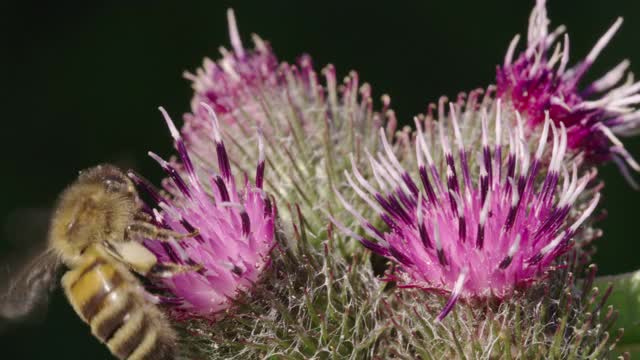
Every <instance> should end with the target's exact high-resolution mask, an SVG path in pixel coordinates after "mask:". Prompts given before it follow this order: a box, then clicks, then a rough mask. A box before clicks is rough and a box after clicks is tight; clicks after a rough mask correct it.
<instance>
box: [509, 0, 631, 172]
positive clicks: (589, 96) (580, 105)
mask: <svg viewBox="0 0 640 360" xmlns="http://www.w3.org/2000/svg"><path fill="white" fill-rule="evenodd" d="M548 25H549V19H548V18H547V10H546V7H545V1H544V0H538V1H537V4H536V7H535V8H534V10H533V12H532V13H531V17H530V20H529V31H528V36H527V47H526V49H525V50H524V51H523V52H522V53H520V54H519V55H515V49H516V46H517V44H518V40H519V36H516V37H515V38H514V39H513V41H512V42H511V45H510V46H509V49H508V51H507V54H506V56H505V59H504V64H503V65H502V66H501V67H498V71H497V95H498V97H499V98H502V99H503V100H504V104H505V105H510V106H511V107H512V108H513V109H515V110H517V111H519V112H520V113H521V115H522V117H523V118H524V119H525V121H526V123H527V125H528V130H529V131H531V132H532V133H537V132H538V131H539V127H540V126H542V124H543V123H544V119H545V112H549V116H550V117H551V119H552V120H553V121H554V123H556V125H558V124H560V123H562V124H563V125H564V127H565V128H566V129H567V137H568V142H567V145H568V147H569V149H570V150H572V151H576V152H581V153H584V155H586V158H587V159H588V160H590V161H595V162H602V161H609V160H612V161H614V162H615V163H616V164H617V165H618V167H619V168H620V169H621V171H622V173H623V174H624V175H625V177H626V178H627V179H628V180H629V181H630V182H631V183H632V184H633V181H632V180H631V178H630V176H629V174H628V167H629V166H630V167H631V168H633V169H634V170H636V171H640V166H639V165H638V164H637V163H636V162H635V161H634V160H633V158H632V157H631V155H629V153H628V152H627V150H625V148H624V146H623V144H622V142H621V141H620V140H619V139H618V136H631V135H635V134H637V133H638V130H639V129H640V111H638V110H637V107H636V106H637V105H638V104H640V83H639V82H634V80H633V75H632V74H628V75H627V76H626V79H625V80H623V79H624V78H625V72H626V70H627V68H628V67H629V61H628V60H624V61H622V62H621V63H620V64H619V65H618V66H616V67H615V68H613V69H612V70H611V71H609V72H608V73H606V74H605V75H604V76H603V77H601V78H600V79H598V80H596V81H594V82H593V83H591V84H589V85H586V86H581V84H580V82H581V80H583V78H584V76H585V74H586V73H587V71H588V70H589V68H590V67H591V66H592V65H593V63H594V62H595V60H596V59H597V57H598V55H600V52H601V51H602V50H603V49H604V47H605V46H606V45H607V44H608V43H609V41H610V40H611V38H612V37H613V35H614V34H615V33H616V31H617V30H618V29H619V28H620V26H621V25H622V19H621V18H619V19H618V20H617V21H615V23H614V24H613V25H612V26H611V28H609V30H608V31H607V32H606V33H605V34H604V35H603V36H602V37H601V38H600V40H598V42H597V43H596V44H595V46H594V47H593V49H592V50H591V51H590V52H589V54H587V56H586V57H585V58H584V59H582V60H581V61H579V62H578V63H577V64H576V65H574V66H573V67H568V64H569V36H568V35H567V34H564V37H561V36H562V35H563V33H564V31H565V28H564V27H563V26H560V27H558V28H557V29H556V30H555V31H553V32H549V31H548ZM559 39H561V40H559Z"/></svg>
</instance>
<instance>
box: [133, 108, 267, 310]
mask: <svg viewBox="0 0 640 360" xmlns="http://www.w3.org/2000/svg"><path fill="white" fill-rule="evenodd" d="M202 106H203V108H205V109H206V110H207V111H208V114H209V119H210V121H211V124H212V126H211V130H212V132H213V134H212V137H213V138H214V143H213V144H211V145H212V146H215V152H216V154H217V163H218V165H217V169H218V171H217V172H215V171H214V169H209V173H208V176H207V177H203V176H202V175H198V174H196V172H195V170H194V166H193V163H192V160H191V158H190V150H189V149H187V148H186V147H185V144H184V142H183V141H182V138H181V136H180V133H179V132H178V130H177V129H176V127H175V125H174V124H173V122H172V121H171V118H170V117H169V115H168V114H167V113H166V112H165V110H164V109H162V108H160V111H161V112H162V115H163V116H164V118H165V120H166V122H167V125H168V126H169V129H170V131H171V135H172V137H173V139H174V141H175V145H176V147H177V149H178V153H179V155H180V160H181V164H182V166H183V167H184V173H186V177H187V178H186V180H185V179H184V178H183V177H182V176H181V174H180V173H179V171H178V170H177V169H176V168H175V167H174V166H173V165H171V164H170V163H168V162H167V161H165V160H163V159H162V158H160V157H159V156H157V155H156V154H154V153H151V152H150V153H149V155H150V156H151V157H152V158H153V159H155V160H156V161H157V162H158V163H159V164H160V166H162V168H163V169H164V171H165V172H166V173H167V175H168V176H169V179H171V180H170V182H165V190H167V191H168V192H169V193H170V194H171V197H167V196H163V195H162V194H161V193H160V192H158V191H156V190H155V189H154V188H153V187H152V186H151V185H150V184H149V183H148V182H146V181H145V180H144V179H143V178H141V177H139V176H137V175H135V174H133V173H132V174H130V176H131V177H132V178H133V180H134V181H135V182H136V183H137V184H138V185H139V186H140V187H142V188H143V189H144V190H145V191H146V192H147V193H148V194H150V195H151V197H152V198H153V201H154V202H155V204H154V205H155V207H156V209H154V211H153V214H154V215H155V220H156V221H157V222H158V223H159V224H161V225H162V226H164V227H167V228H169V229H173V230H175V231H180V232H188V233H193V232H194V231H196V230H197V235H195V237H194V238H193V239H192V240H191V241H179V242H177V243H176V242H161V241H153V240H149V241H147V242H146V245H147V246H148V247H149V248H150V249H151V250H152V251H153V252H154V253H155V254H156V256H157V257H158V260H159V261H160V262H161V263H172V264H180V265H189V266H193V265H196V264H197V265H199V266H202V270H201V271H192V272H187V273H184V274H180V275H176V276H173V277H171V278H169V279H167V280H166V281H165V283H164V287H165V288H166V289H167V290H169V291H170V292H171V293H172V294H173V295H174V296H175V297H174V298H172V299H170V301H173V302H175V303H177V304H178V305H179V306H178V309H179V310H180V311H181V312H185V313H187V314H198V315H211V314H215V313H217V312H220V311H223V310H225V309H227V308H228V307H229V306H230V304H231V302H232V300H233V299H235V298H237V296H238V295H239V294H240V293H242V292H246V291H248V290H250V289H251V287H252V285H253V284H254V283H255V282H256V281H258V279H259V278H260V276H261V274H262V272H263V271H264V269H265V268H266V267H267V266H268V264H269V263H270V258H269V253H270V252H271V249H272V248H273V246H274V245H275V225H274V224H275V217H276V208H275V205H274V204H272V201H271V200H270V199H269V198H268V197H267V195H266V194H265V192H264V191H263V190H262V180H263V178H264V170H265V167H264V157H263V154H262V152H260V154H258V159H259V161H258V164H257V167H256V170H255V179H256V180H255V183H254V184H251V183H250V182H249V180H247V179H246V178H245V181H244V185H243V186H242V188H241V189H238V187H237V184H236V179H235V177H234V176H233V174H232V171H231V166H230V164H229V159H228V156H227V152H226V148H225V145H224V143H223V141H222V137H221V135H220V130H219V125H218V120H217V118H216V115H215V112H214V111H213V109H211V108H210V107H209V106H208V105H206V104H203V105H202ZM259 148H262V147H261V146H260V147H259ZM203 181H206V182H207V185H206V186H205V185H204V183H203ZM157 209H160V210H161V211H158V210H157Z"/></svg>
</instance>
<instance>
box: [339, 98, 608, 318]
mask: <svg viewBox="0 0 640 360" xmlns="http://www.w3.org/2000/svg"><path fill="white" fill-rule="evenodd" d="M500 107H501V105H500V101H498V102H497V104H496V108H495V114H496V115H495V119H496V121H495V137H493V139H498V140H493V141H492V142H493V144H491V143H490V140H489V139H490V138H492V134H490V131H489V124H488V123H489V120H488V119H489V116H488V115H487V112H486V109H484V108H483V109H482V124H481V125H482V136H481V140H480V141H481V146H480V147H478V150H477V153H472V152H471V151H470V149H473V147H471V148H469V147H465V143H467V144H468V142H471V139H470V138H468V137H465V138H463V136H462V131H461V128H460V127H459V125H458V123H459V122H458V118H457V116H456V111H457V110H456V107H455V105H454V104H451V106H450V112H449V115H450V119H451V123H452V128H453V134H454V136H453V140H454V141H453V143H454V144H455V145H456V148H457V153H454V150H453V149H452V147H451V145H450V139H449V135H448V134H449V132H448V130H447V129H446V128H445V126H446V125H445V124H444V123H443V121H442V119H443V117H442V116H441V117H440V119H441V120H440V121H439V122H438V125H439V142H440V145H441V150H440V151H441V152H442V154H438V153H435V155H436V157H434V156H432V154H434V153H433V152H432V151H431V150H430V145H429V144H428V143H427V142H428V140H427V136H430V134H427V135H426V134H425V133H424V131H423V126H422V124H421V122H420V121H418V120H417V119H416V126H417V134H416V139H415V146H416V156H417V166H418V168H417V169H415V170H414V172H413V173H409V171H408V170H406V169H405V168H403V166H402V165H401V164H400V162H399V161H398V159H397V158H396V155H395V154H394V152H393V150H392V148H391V146H390V145H389V143H388V141H387V139H386V136H385V135H384V133H382V132H381V139H382V142H383V144H384V147H385V151H384V153H379V154H377V156H376V157H373V156H371V155H370V156H369V161H370V163H371V167H372V170H373V174H374V178H375V183H376V184H377V186H376V185H374V184H373V183H372V182H370V181H368V180H366V179H365V178H364V177H363V176H362V175H361V173H360V172H359V170H358V169H357V168H356V167H355V166H353V169H352V173H351V174H350V173H348V172H345V176H346V179H347V182H348V183H349V185H350V186H351V187H352V188H353V189H354V190H355V192H356V193H357V194H358V196H360V197H361V198H362V199H363V200H364V201H366V202H367V203H368V204H369V206H370V207H371V208H373V209H374V211H375V212H376V213H378V215H379V216H380V217H381V219H382V220H383V221H384V223H386V226H387V229H386V230H385V229H380V228H376V227H374V226H373V225H372V224H371V222H370V221H369V220H367V219H364V218H363V216H362V215H360V214H359V213H358V212H357V211H356V210H355V209H354V208H353V206H352V205H351V204H350V203H349V202H347V201H346V200H345V199H344V198H343V197H342V196H341V195H340V193H338V192H337V191H336V193H337V196H338V198H339V199H340V201H341V202H342V203H343V205H344V206H345V208H346V209H347V210H349V211H350V212H351V213H352V214H353V215H354V216H355V217H356V218H358V219H359V221H360V224H361V226H362V228H363V230H364V232H365V233H366V234H367V235H368V237H364V236H361V235H359V234H356V233H355V232H353V231H351V230H349V229H347V228H346V227H344V226H342V224H341V223H340V222H339V221H338V220H336V219H332V220H333V221H334V223H335V224H336V225H337V226H338V227H340V228H341V229H342V230H343V231H344V232H347V233H349V234H350V235H351V236H353V237H355V238H357V239H358V240H359V241H360V242H361V243H362V244H363V245H364V246H365V247H367V248H368V249H370V250H371V251H373V252H375V253H377V254H379V255H382V256H384V257H387V258H389V259H391V260H393V261H395V262H396V263H397V264H398V265H399V267H400V272H399V275H398V277H397V279H396V280H398V281H399V284H400V286H403V287H420V288H424V289H428V290H430V291H434V292H437V293H448V294H450V296H449V300H448V302H447V304H446V305H445V307H444V309H443V310H442V312H441V313H440V315H439V316H438V319H439V320H442V319H443V318H444V317H445V316H446V315H447V314H448V313H449V312H450V311H451V310H452V308H453V306H454V304H455V303H456V301H457V300H458V299H460V298H463V299H472V298H480V299H482V298H496V299H503V298H505V297H507V296H509V295H510V294H512V293H513V291H514V290H515V289H516V288H518V287H521V286H527V285H530V284H531V283H532V282H534V281H536V280H539V279H540V278H542V277H544V276H545V274H544V273H545V270H548V269H550V268H551V267H552V266H553V265H554V261H555V260H556V259H557V258H558V257H559V256H560V255H562V254H564V253H566V252H567V251H569V250H570V249H571V248H573V245H574V244H573V241H572V237H573V236H574V235H575V234H576V233H577V232H578V230H579V227H580V225H581V224H582V223H583V222H584V221H585V220H586V219H587V217H588V216H589V215H590V214H591V213H592V212H593V211H594V209H595V207H596V205H597V203H598V200H599V194H596V195H595V196H594V197H593V198H592V199H590V202H589V203H588V206H586V208H584V209H581V210H582V212H581V213H579V214H578V215H576V213H575V212H572V209H573V208H574V206H575V205H574V203H575V202H576V199H578V197H579V196H581V195H582V194H583V191H584V190H585V188H586V187H587V185H588V183H589V182H590V180H591V179H592V178H593V176H594V175H595V171H593V172H590V173H587V174H585V175H583V176H579V175H578V170H577V166H576V165H575V163H574V164H573V169H572V173H571V174H569V171H568V170H567V169H566V168H565V162H566V161H567V159H565V152H566V148H567V132H566V130H565V128H564V125H562V123H560V125H559V126H556V125H555V124H554V122H553V121H551V120H550V118H549V117H548V116H547V117H546V120H545V122H544V125H543V129H542V136H541V138H540V141H539V143H538V144H537V148H536V149H535V153H534V155H533V157H532V156H531V155H530V152H529V148H528V146H527V145H526V143H524V142H523V141H522V139H524V126H523V121H522V120H521V119H520V116H519V115H518V114H517V113H516V115H517V118H518V119H519V121H518V125H517V126H515V128H513V129H512V127H510V126H504V125H503V120H502V119H501V109H500ZM441 112H443V111H441ZM503 131H504V133H503ZM549 132H550V133H551V134H550V137H551V141H550V142H551V143H552V145H550V146H551V149H547V150H545V147H548V146H546V144H547V137H548V135H549ZM503 138H506V139H508V142H507V144H506V145H508V146H506V147H503V145H502V142H501V140H500V139H503ZM502 154H505V155H506V156H504V157H503V156H502ZM456 157H457V160H456V159H455V158H456ZM438 158H441V159H443V163H442V164H439V163H438V162H436V161H434V159H438ZM475 159H477V161H473V160H475ZM440 165H441V166H443V167H445V168H446V170H445V171H444V173H442V172H441V169H442V168H441V167H440ZM471 174H478V175H477V176H474V175H471ZM416 179H418V180H417V181H416ZM419 184H421V186H420V185H419Z"/></svg>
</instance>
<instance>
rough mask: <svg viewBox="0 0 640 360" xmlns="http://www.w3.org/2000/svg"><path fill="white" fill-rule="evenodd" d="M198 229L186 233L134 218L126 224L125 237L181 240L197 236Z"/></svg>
mask: <svg viewBox="0 0 640 360" xmlns="http://www.w3.org/2000/svg"><path fill="white" fill-rule="evenodd" d="M198 234H199V232H198V230H194V231H192V232H190V233H188V234H184V233H179V232H177V231H173V230H167V229H163V228H161V227H158V226H156V225H154V224H151V223H149V222H146V221H140V220H134V221H133V222H132V223H131V224H130V225H129V226H127V229H126V233H125V237H126V238H129V239H153V240H157V241H170V240H182V239H185V238H190V237H194V236H197V235H198Z"/></svg>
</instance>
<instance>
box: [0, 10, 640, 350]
mask: <svg viewBox="0 0 640 360" xmlns="http://www.w3.org/2000/svg"><path fill="white" fill-rule="evenodd" d="M129 3H133V1H132V2H125V1H112V2H109V3H106V2H105V3H102V4H101V3H100V2H93V4H92V5H87V4H85V3H84V2H77V3H73V2H66V3H60V2H47V3H45V2H42V3H41V4H38V3H34V2H20V4H19V5H18V4H15V3H14V4H11V3H7V2H3V3H2V5H0V19H1V20H0V26H1V28H0V34H1V35H0V38H1V39H2V42H1V43H0V46H1V50H0V54H1V55H0V62H1V64H0V74H1V78H0V92H1V93H0V99H1V104H2V108H1V109H0V114H1V115H0V116H2V127H1V128H0V134H1V137H2V138H1V141H0V146H2V152H1V154H2V155H3V157H2V161H1V163H0V169H1V170H0V171H1V173H0V175H1V179H2V201H0V225H1V226H2V234H3V235H2V242H1V244H0V252H1V253H2V255H3V256H0V258H5V257H6V255H7V254H10V253H11V252H12V251H15V250H16V249H20V248H25V247H27V245H26V244H24V243H25V242H28V241H30V240H32V239H31V238H33V237H35V238H36V239H39V236H38V234H41V232H38V226H37V225H33V224H37V223H38V222H41V221H38V220H33V224H32V223H30V222H27V223H25V222H24V221H20V219H22V218H24V216H23V215H20V214H21V213H24V212H17V213H16V209H19V208H40V207H47V206H49V205H50V204H51V202H52V201H53V200H54V199H55V196H56V194H57V193H58V192H59V191H60V190H61V189H62V188H63V186H65V185H66V184H67V183H68V182H69V181H71V180H72V179H73V178H74V177H75V174H76V172H77V171H78V170H79V169H82V168H85V167H87V166H90V165H93V164H96V163H99V162H104V161H112V162H117V163H119V164H121V165H123V166H129V167H134V168H136V169H138V170H139V171H141V172H142V173H144V174H147V175H148V177H150V178H152V179H154V180H155V181H158V180H159V179H160V177H161V173H160V171H159V169H158V167H157V166H156V165H155V163H154V162H153V161H151V160H150V159H149V158H147V156H146V152H147V151H148V150H154V151H156V152H158V153H159V154H161V155H168V154H170V153H171V146H170V144H171V141H170V138H169V133H168V131H167V130H166V128H165V125H164V122H163V121H162V118H161V117H160V114H159V113H158V111H157V110H156V107H157V106H158V105H163V106H165V107H166V108H167V109H168V111H169V112H170V113H171V114H173V115H174V118H175V119H176V120H178V121H179V119H180V114H182V113H183V112H185V111H187V110H188V105H189V100H190V96H191V90H190V85H189V83H188V82H187V81H186V80H184V79H183V78H182V77H181V73H182V71H183V70H186V69H191V70H192V69H195V68H196V67H198V66H199V65H200V64H201V60H202V58H203V57H204V56H205V55H208V56H211V57H216V56H217V49H218V47H219V46H220V45H225V46H226V45H228V41H227V30H226V19H225V9H226V8H227V7H228V6H233V7H234V8H235V9H236V13H237V17H238V21H239V25H240V30H241V32H242V35H243V39H244V40H245V42H246V43H248V42H249V34H250V33H251V32H256V33H259V34H260V35H261V36H262V37H263V38H265V39H267V40H269V41H271V43H272V45H273V47H274V49H275V51H276V53H277V54H278V55H279V57H280V59H282V60H286V61H293V60H294V59H295V58H296V57H297V56H298V55H299V54H301V53H303V52H308V53H310V54H311V55H312V56H313V58H314V59H315V63H316V67H318V68H319V67H321V66H323V65H324V64H326V63H329V62H331V63H333V64H335V65H336V67H337V69H338V71H339V74H341V75H344V74H346V73H347V71H349V70H351V69H355V70H358V71H359V73H360V75H361V78H362V79H364V80H366V81H368V82H370V83H371V84H372V85H373V89H374V91H375V95H376V98H378V97H379V95H381V94H383V93H389V94H390V95H391V96H392V99H393V107H394V108H395V110H396V111H397V114H398V116H399V119H401V120H402V121H404V122H408V121H409V120H410V119H411V116H412V115H413V114H416V113H418V112H421V111H423V109H424V108H425V106H426V104H427V102H430V101H434V100H437V97H438V96H439V95H441V94H446V95H449V96H455V95H456V94H457V93H458V92H459V91H463V90H469V89H472V88H476V87H479V86H480V87H484V86H486V85H487V84H488V83H491V82H493V79H494V74H495V65H496V64H498V63H500V62H501V61H502V59H503V56H504V52H505V50H506V47H507V44H508V43H509V41H510V40H511V38H512V37H513V35H514V34H515V33H517V32H520V33H523V34H526V25H527V18H528V15H529V12H530V10H531V7H532V5H533V1H511V0H504V1H493V2H487V1H475V0H474V1H456V2H445V1H422V2H419V1H412V2H402V1H394V2H388V1H387V2H383V3H381V5H376V4H374V3H373V2H365V1H362V2H354V1H340V2H328V1H315V2H304V3H303V2H301V1H278V2H271V1H255V2H248V1H242V2H240V1H237V2H231V1H206V2H205V1H200V2H195V1H193V2H180V3H181V4H178V3H179V2H177V1H135V3H136V5H131V4H129ZM382 4H384V5H382ZM619 15H622V16H624V17H625V24H624V26H623V28H622V32H621V33H619V34H618V35H617V36H616V37H615V39H614V41H613V42H612V44H610V46H609V47H608V48H607V50H606V51H605V53H604V56H603V57H602V58H601V59H600V61H598V63H597V64H596V65H595V66H594V69H593V70H594V71H593V72H592V73H591V74H592V77H596V76H598V75H600V74H602V73H603V72H604V71H606V70H607V69H609V68H610V67H612V66H613V65H615V64H616V63H617V62H618V61H620V60H622V59H623V58H625V57H628V58H630V59H631V60H632V61H633V60H635V62H633V63H632V64H633V65H632V69H633V70H638V69H639V68H640V47H639V46H638V40H637V39H638V34H640V3H638V2H637V1H628V0H608V1H601V0H598V1H596V0H593V1H580V2H578V1H560V0H556V1H552V3H551V4H550V16H551V19H552V21H553V24H556V25H557V24H561V23H564V24H566V25H568V26H569V31H570V34H571V51H572V59H574V60H576V59H577V58H578V57H579V56H583V55H585V54H586V53H587V52H588V50H589V49H590V47H591V46H592V45H593V44H594V43H595V41H596V40H597V38H598V37H599V36H600V34H601V33H603V32H604V31H605V30H606V29H607V28H608V26H609V25H610V24H611V23H613V21H614V20H615V18H616V17H617V16H619ZM627 144H628V147H629V150H630V151H631V152H632V153H633V154H635V155H637V156H638V157H640V142H639V141H637V140H633V141H629V142H627ZM602 177H603V178H604V179H605V180H606V188H605V189H604V194H605V198H604V201H603V205H604V206H606V208H607V209H608V218H607V219H606V220H604V221H603V222H602V223H601V227H602V228H603V229H604V231H605V237H604V238H603V239H601V240H599V241H598V248H599V249H600V250H599V253H598V255H597V257H596V260H597V262H598V264H599V265H600V269H601V272H602V273H604V274H612V273H619V272H625V271H631V270H633V269H636V268H638V267H640V259H638V257H637V256H636V253H637V251H638V249H639V248H640V245H639V244H638V242H637V241H638V236H637V227H636V226H638V219H637V206H638V201H639V200H640V193H638V192H634V191H632V190H631V189H630V188H629V187H628V186H627V184H626V183H625V182H624V180H623V179H622V178H621V176H619V174H618V172H617V170H616V169H615V168H614V167H613V166H607V167H605V168H604V169H603V170H602ZM639 178H640V176H639ZM11 214H13V215H11ZM6 219H9V220H6ZM4 268H5V267H4V266H3V267H2V271H3V272H5V273H6V271H5V269H4ZM0 336H2V339H1V340H2V341H1V342H2V344H0V354H1V355H0V357H2V358H5V359H7V358H14V357H12V355H13V356H15V358H21V359H41V358H42V359H44V358H56V359H75V358H77V359H79V358H108V353H107V352H106V351H105V350H103V349H102V347H101V346H99V345H98V344H97V342H96V341H94V340H93V339H92V338H91V336H90V335H89V333H88V331H87V328H86V327H85V325H83V324H82V323H81V322H80V321H79V320H78V318H77V317H76V316H75V314H73V313H72V310H71V309H70V308H69V306H68V305H67V304H66V302H65V299H64V298H63V296H62V295H61V294H60V293H56V294H55V296H54V299H53V301H52V305H51V308H50V311H49V314H48V317H47V318H46V320H45V323H44V324H42V325H34V326H24V327H22V328H19V329H16V330H13V331H11V332H9V333H5V334H2V335H0ZM18 351H20V353H18ZM7 355H8V356H7ZM90 355H91V357H89V356H90Z"/></svg>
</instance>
